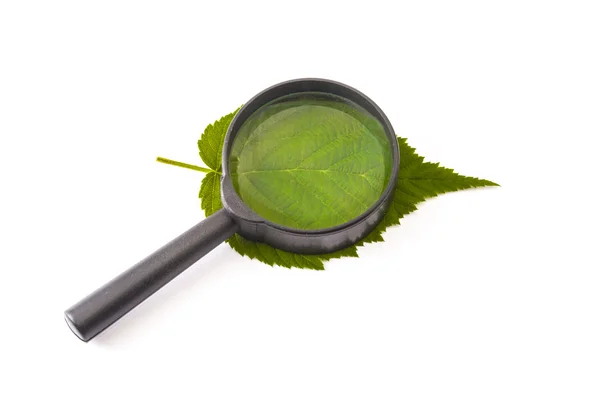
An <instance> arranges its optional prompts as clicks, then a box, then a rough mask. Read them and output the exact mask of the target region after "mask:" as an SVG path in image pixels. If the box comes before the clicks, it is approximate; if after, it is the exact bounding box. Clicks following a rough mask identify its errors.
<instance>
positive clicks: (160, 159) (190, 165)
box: [156, 156, 218, 173]
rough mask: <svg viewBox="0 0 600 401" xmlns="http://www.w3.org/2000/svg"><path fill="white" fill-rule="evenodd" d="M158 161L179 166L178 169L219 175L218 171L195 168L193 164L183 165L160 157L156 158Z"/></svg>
mask: <svg viewBox="0 0 600 401" xmlns="http://www.w3.org/2000/svg"><path fill="white" fill-rule="evenodd" d="M156 161H157V162H159V163H164V164H170V165H171V166H178V167H183V168H188V169H190V170H196V171H202V172H203V173H218V172H217V171H214V170H212V169H209V168H206V167H200V166H195V165H193V164H187V163H182V162H178V161H175V160H171V159H166V158H164V157H160V156H159V157H157V158H156Z"/></svg>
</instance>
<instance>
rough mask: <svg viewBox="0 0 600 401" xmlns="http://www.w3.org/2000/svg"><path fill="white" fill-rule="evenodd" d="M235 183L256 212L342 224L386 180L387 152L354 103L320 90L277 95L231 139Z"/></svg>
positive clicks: (282, 219) (297, 224)
mask: <svg viewBox="0 0 600 401" xmlns="http://www.w3.org/2000/svg"><path fill="white" fill-rule="evenodd" d="M230 155H231V156H230V160H229V170H230V172H231V180H232V182H233V186H234V188H235V190H236V192H237V193H238V195H239V196H240V198H241V199H242V200H243V201H244V203H245V204H246V205H248V207H250V208H251V209H252V210H253V211H254V212H256V213H257V214H258V215H259V216H261V217H263V218H265V219H267V220H270V221H272V222H274V223H277V224H280V225H283V226H287V227H290V228H295V229H305V230H315V229H322V228H329V227H334V226H337V225H340V224H343V223H346V222H348V221H350V220H352V219H354V218H356V217H358V216H359V215H361V214H362V213H364V212H366V211H367V209H369V208H370V207H371V206H372V205H373V204H374V203H375V202H376V201H377V200H378V199H379V198H380V197H381V195H382V193H383V191H384V189H385V187H386V186H387V184H388V181H389V178H390V174H391V169H392V168H391V166H392V151H391V146H390V142H389V140H388V138H387V135H386V133H385V130H384V128H383V126H382V125H381V123H380V122H379V121H378V120H377V119H376V118H375V117H373V116H372V115H371V114H370V113H368V112H367V111H366V110H364V109H363V108H362V107H360V106H358V105H357V104H355V103H353V102H350V101H349V100H346V99H344V98H341V97H338V96H334V95H328V94H323V93H299V94H292V95H288V96H284V97H281V98H278V99H276V100H274V101H272V102H271V103H269V104H267V105H265V106H263V107H261V108H260V109H258V110H257V111H256V112H254V113H253V114H252V115H251V116H250V117H249V118H248V119H247V120H246V121H245V122H244V124H243V125H242V127H241V128H240V130H239V132H238V133H237V135H236V136H235V138H234V142H233V145H232V149H231V153H230Z"/></svg>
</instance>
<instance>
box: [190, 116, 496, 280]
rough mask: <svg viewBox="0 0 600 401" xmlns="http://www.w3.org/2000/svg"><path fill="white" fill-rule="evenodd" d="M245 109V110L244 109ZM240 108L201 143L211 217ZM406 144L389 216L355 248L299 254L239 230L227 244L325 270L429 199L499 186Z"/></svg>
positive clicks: (203, 194) (262, 257) (203, 195)
mask: <svg viewBox="0 0 600 401" xmlns="http://www.w3.org/2000/svg"><path fill="white" fill-rule="evenodd" d="M238 110H239V109H238ZM236 112H237V110H236V111H235V112H233V113H231V114H228V115H227V116H225V117H223V118H221V119H220V120H219V121H217V122H215V123H214V124H211V125H209V126H208V127H207V129H206V130H205V131H204V133H203V134H202V137H201V138H200V140H199V141H198V146H199V148H200V155H201V157H202V160H204V162H205V163H206V165H207V166H209V167H211V168H212V169H213V170H215V171H213V172H210V173H208V174H207V175H206V176H205V177H204V179H203V180H202V184H201V187H200V194H199V195H200V199H201V206H202V209H203V210H204V212H205V214H206V216H210V215H211V214H212V213H214V212H215V211H217V210H219V209H220V208H221V207H222V204H221V197H220V190H221V187H220V180H219V179H220V174H219V173H218V171H221V170H220V168H221V166H220V163H221V149H222V147H223V141H224V139H225V133H226V132H227V128H228V127H229V123H230V122H231V120H232V118H233V116H234V115H235V113H236ZM398 146H399V148H400V171H399V174H398V181H397V184H396V189H395V191H394V196H393V198H392V203H391V205H390V208H389V210H388V211H387V213H386V215H385V216H384V219H383V220H382V221H381V222H380V223H379V225H378V226H377V227H375V229H374V230H373V231H372V232H371V233H370V234H369V235H367V237H365V238H364V239H363V240H362V241H360V242H359V243H357V244H356V245H354V246H350V247H348V248H345V249H342V250H340V251H337V252H333V253H328V254H322V255H299V254H294V253H291V252H286V251H283V250H280V249H276V248H273V247H272V246H270V245H267V244H263V243H258V242H254V241H250V240H247V239H246V238H244V237H242V236H241V235H239V234H235V235H233V236H232V237H231V238H229V240H227V242H228V243H229V246H231V248H233V249H234V250H235V251H236V252H238V253H239V254H240V255H242V256H248V257H249V258H250V259H256V260H259V261H261V262H263V263H266V264H268V265H271V266H273V265H279V266H283V267H288V268H291V267H298V268H305V269H315V270H323V269H324V263H323V262H325V261H327V260H330V259H335V258H341V257H358V253H357V249H358V248H357V247H359V246H363V245H365V244H368V243H372V242H382V241H383V240H384V238H383V233H385V231H386V230H387V229H388V228H389V227H392V226H395V225H399V224H400V219H402V217H404V216H406V215H407V214H409V213H411V212H414V211H415V210H417V205H418V204H419V203H421V202H423V201H425V200H426V199H429V198H432V197H436V196H438V195H441V194H444V193H447V192H455V191H460V190H464V189H469V188H477V187H489V186H498V184H496V183H494V182H492V181H488V180H482V179H479V178H473V177H466V176H463V175H460V174H457V173H455V172H454V171H453V170H452V169H449V168H445V167H441V166H440V165H439V163H430V162H426V161H425V160H424V158H423V157H422V156H419V155H418V154H417V153H416V151H415V149H414V148H412V147H411V146H409V145H408V144H407V141H406V139H404V138H398Z"/></svg>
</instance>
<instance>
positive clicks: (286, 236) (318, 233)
mask: <svg viewBox="0 0 600 401" xmlns="http://www.w3.org/2000/svg"><path fill="white" fill-rule="evenodd" d="M303 92H321V93H324V94H333V95H336V96H340V97H342V98H345V99H347V100H350V101H351V102H354V103H356V104H358V105H359V106H361V107H362V108H363V109H365V110H366V111H367V112H369V113H370V114H371V115H372V116H373V117H374V118H376V119H377V120H378V121H379V122H380V123H381V125H382V126H383V128H384V131H385V134H386V136H387V138H388V141H389V142H390V147H391V150H392V152H391V155H392V169H391V174H390V178H389V181H388V183H387V185H386V187H385V189H384V191H383V193H382V194H381V196H380V197H379V199H378V200H377V201H376V202H375V203H373V205H371V207H370V208H369V209H367V210H366V211H365V212H364V213H362V214H361V215H359V216H358V217H356V218H354V219H352V220H350V221H348V222H346V223H343V224H341V225H337V226H333V227H329V228H323V229H319V230H302V229H297V228H291V227H286V226H282V225H280V224H277V223H274V222H272V221H269V220H266V219H264V218H263V217H261V216H259V215H258V214H256V213H255V212H254V211H253V210H251V209H250V208H249V207H248V206H247V205H246V204H245V203H244V202H243V201H242V199H241V198H240V197H239V195H238V193H237V192H236V191H235V189H234V187H233V184H232V182H231V175H230V171H229V163H228V161H229V157H230V154H231V149H232V146H233V143H234V139H235V136H236V135H237V133H238V132H239V130H240V128H241V127H242V125H243V124H244V123H245V122H246V120H247V119H248V118H249V117H250V116H251V115H252V114H253V113H254V112H256V111H257V110H258V109H260V108H261V107H263V106H264V105H266V104H268V103H270V102H272V101H274V100H276V99H278V98H281V97H283V96H287V95H291V94H298V93H303ZM222 156H223V157H222V159H221V160H223V165H222V172H223V176H222V178H221V201H222V203H223V207H224V208H225V210H226V211H227V212H228V214H229V215H230V216H231V218H232V219H234V220H235V221H236V223H237V224H238V233H239V234H241V235H242V236H244V237H245V238H248V239H250V240H253V241H259V242H265V243H267V244H269V245H272V246H274V247H276V248H280V249H283V250H286V251H289V252H294V253H304V254H320V253H329V252H335V251H337V250H340V249H343V248H346V247H348V246H350V245H352V244H354V243H356V242H357V241H360V240H361V239H362V238H364V237H365V236H366V235H368V234H369V233H370V232H371V231H372V230H373V228H375V226H376V225H377V224H378V223H379V222H380V221H381V220H382V219H383V217H384V215H385V212H386V211H387V208H388V207H389V205H390V202H391V200H392V199H391V198H392V196H393V194H394V188H395V185H396V180H397V177H398V170H399V166H400V152H399V150H398V142H397V139H396V134H395V133H394V129H393V127H392V125H391V124H390V122H389V120H388V118H387V117H386V115H385V114H384V113H383V111H382V110H381V109H380V108H379V107H378V106H377V105H376V104H375V102H373V101H372V100H371V99H369V98H368V97H367V96H365V95H364V94H363V93H361V92H359V91H357V90H356V89H354V88H351V87H350V86H347V85H344V84H342V83H339V82H335V81H331V80H326V79H316V78H309V79H295V80H291V81H286V82H282V83H279V84H277V85H274V86H271V87H270V88H267V89H265V90H264V91H262V92H261V93H259V94H258V95H256V96H255V97H253V98H252V99H250V101H248V102H247V103H246V104H245V105H244V106H243V107H242V108H241V109H240V110H239V111H238V113H237V114H236V116H235V117H234V119H233V121H232V122H231V124H230V125H229V129H228V130H227V134H226V136H225V143H224V144H223V155H222Z"/></svg>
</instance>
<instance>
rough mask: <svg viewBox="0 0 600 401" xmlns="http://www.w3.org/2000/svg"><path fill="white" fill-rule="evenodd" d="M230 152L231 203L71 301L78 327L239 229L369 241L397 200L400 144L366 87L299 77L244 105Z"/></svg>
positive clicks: (107, 318) (287, 237)
mask: <svg viewBox="0 0 600 401" xmlns="http://www.w3.org/2000/svg"><path fill="white" fill-rule="evenodd" d="M213 146H215V149H218V147H219V146H220V144H213ZM221 160H222V169H221V170H222V175H221V200H222V203H223V208H222V209H220V210H219V211H217V212H216V213H214V214H212V215H211V216H209V217H207V218H206V219H204V220H203V221H201V222H200V223H198V224H197V225H195V226H194V227H192V228H190V229H189V230H188V231H186V232H185V233H183V234H181V235H180V236H179V237H177V238H175V239H174V240H172V241H171V242H169V243H168V244H166V245H165V246H163V247H162V248H160V249H158V250H157V251H156V252H154V253H153V254H151V255H150V256H148V257H146V258H145V259H143V260H142V261H140V262H139V263H137V264H136V265H134V266H133V267H131V268H130V269H129V270H127V271H125V272H123V273H122V274H121V275H119V276H117V277H116V278H114V279H113V280H112V281H110V282H108V283H107V284H105V285H104V286H103V287H100V288H99V289H98V290H96V291H95V292H93V293H92V294H90V295H88V296H87V297H86V298H84V299H82V300H81V301H79V302H78V303H77V304H75V305H74V306H72V307H71V308H69V309H68V310H67V311H65V320H66V321H67V324H68V325H69V327H70V329H71V330H72V331H73V333H75V335H77V337H79V338H80V339H81V340H83V341H88V340H90V339H91V338H93V337H94V336H96V335H97V334H98V333H100V332H101V331H103V330H104V329H106V328H107V327H108V326H110V325H111V324H113V323H114V322H115V321H117V320H118V319H119V318H121V317H122V316H124V315H125V314H126V313H127V312H129V311H130V310H131V309H133V308H134V307H136V306H137V305H138V304H140V303H141V302H142V301H144V300H145V299H146V298H148V297H149V296H150V295H152V294H153V293H154V292H155V291H157V290H158V289H160V288H161V287H162V286H164V285H165V284H167V283H168V282H169V281H171V280H172V279H173V278H174V277H176V276H177V275H178V274H180V273H181V272H183V271H184V270H185V269H187V268H188V267H189V266H191V265H192V264H194V263H195V262H196V261H198V260H199V259H200V258H202V257H203V256H204V255H206V254H207V253H208V252H210V251H211V250H212V249H213V248H215V247H216V246H217V245H219V244H220V243H222V242H223V241H225V240H226V239H227V238H229V237H230V236H232V235H233V234H235V233H238V234H240V235H242V236H243V237H245V238H247V239H249V240H252V241H259V242H264V243H267V244H269V245H271V246H273V247H275V248H279V249H283V250H286V251H289V252H294V253H301V254H323V253H329V252H334V251H337V250H340V249H343V248H345V247H348V246H350V245H352V244H354V243H356V242H358V241H360V240H361V239H363V238H364V237H365V236H367V235H368V234H369V233H370V232H371V231H372V230H373V228H375V226H376V225H377V224H378V223H379V222H380V221H381V219H382V218H383V217H384V215H385V212H386V211H387V208H388V207H389V205H390V201H391V198H392V195H393V192H394V186H395V184H396V178H397V175H398V169H399V161H400V154H399V150H398V143H397V140H396V135H395V133H394V130H393V128H392V126H391V124H390V122H389V121H388V119H387V117H386V116H385V114H384V113H383V111H381V109H380V108H379V107H378V106H377V105H376V104H375V103H374V102H373V101H372V100H370V99H369V98H368V97H366V96H365V95H364V94H362V93H361V92H359V91H357V90H356V89H353V88H351V87H349V86H347V85H344V84H341V83H339V82H334V81H330V80H324V79H297V80H292V81H286V82H282V83H280V84H277V85H274V86H272V87H270V88H268V89H266V90H264V91H262V92H261V93H259V94H258V95H256V96H255V97H253V98H252V99H250V101H248V102H247V103H246V104H245V105H244V106H243V107H242V108H241V109H240V110H239V112H238V113H237V114H236V116H235V117H234V119H233V120H232V122H231V124H230V126H229V129H228V130H227V134H226V136H225V142H224V144H223V152H222V158H221Z"/></svg>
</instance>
